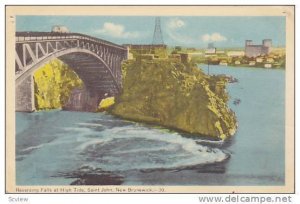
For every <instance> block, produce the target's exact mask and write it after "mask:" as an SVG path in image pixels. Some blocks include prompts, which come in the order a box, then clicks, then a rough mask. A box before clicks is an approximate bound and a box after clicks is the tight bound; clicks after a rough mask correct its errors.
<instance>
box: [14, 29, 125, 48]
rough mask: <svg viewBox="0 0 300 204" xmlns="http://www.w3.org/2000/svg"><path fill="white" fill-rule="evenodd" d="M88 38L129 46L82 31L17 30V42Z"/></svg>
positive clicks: (114, 45)
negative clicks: (81, 32) (82, 32)
mask: <svg viewBox="0 0 300 204" xmlns="http://www.w3.org/2000/svg"><path fill="white" fill-rule="evenodd" d="M66 39H73V40H88V41H93V42H96V43H100V44H103V45H106V46H110V47H114V48H118V49H121V50H124V51H126V50H127V48H125V47H123V46H121V45H117V44H114V43H112V42H109V41H106V40H102V39H99V38H95V37H91V36H88V35H84V34H80V33H54V32H16V43H24V42H28V41H47V40H66Z"/></svg>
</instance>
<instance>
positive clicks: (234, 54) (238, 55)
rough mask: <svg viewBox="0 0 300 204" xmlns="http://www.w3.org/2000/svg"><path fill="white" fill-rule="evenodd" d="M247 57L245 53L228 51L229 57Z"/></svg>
mask: <svg viewBox="0 0 300 204" xmlns="http://www.w3.org/2000/svg"><path fill="white" fill-rule="evenodd" d="M244 55H245V51H228V52H227V56H228V57H242V56H244Z"/></svg>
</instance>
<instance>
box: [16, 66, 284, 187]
mask: <svg viewBox="0 0 300 204" xmlns="http://www.w3.org/2000/svg"><path fill="white" fill-rule="evenodd" d="M201 67H203V68H204V72H206V73H207V68H206V67H207V65H201ZM209 72H210V74H228V75H232V76H233V77H235V78H237V79H238V80H239V81H238V82H237V83H231V84H229V85H228V92H229V95H230V97H231V98H230V101H229V106H230V107H231V108H232V109H233V110H234V111H235V112H236V116H237V118H238V122H239V127H238V131H237V133H236V134H235V135H234V137H233V138H232V139H231V140H230V141H229V142H227V143H225V144H223V145H222V144H220V143H216V142H209V141H206V140H204V139H201V138H199V137H195V136H192V135H185V134H183V133H179V132H175V131H172V130H168V129H165V128H162V127H157V126H152V125H146V124H140V123H135V122H131V121H126V120H122V119H118V118H116V117H114V116H111V115H108V114H105V113H83V112H68V111H59V110H53V111H41V112H35V113H20V112H18V113H16V127H17V128H16V182H17V185H69V184H77V185H78V184H85V185H107V184H114V185H243V186H251V185H284V175H285V172H284V166H285V161H284V141H285V139H284V131H285V128H284V115H285V114H284V113H285V111H284V107H285V106H284V90H285V71H284V70H266V69H260V68H241V67H240V68H236V67H222V66H212V65H211V66H210V70H209ZM236 99H240V101H241V102H240V103H239V104H234V103H233V102H234V101H235V100H236Z"/></svg>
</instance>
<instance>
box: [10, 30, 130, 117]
mask: <svg viewBox="0 0 300 204" xmlns="http://www.w3.org/2000/svg"><path fill="white" fill-rule="evenodd" d="M32 34H33V36H32ZM28 35H29V36H28ZM56 58H57V59H60V60H61V61H63V62H64V63H66V64H68V65H69V67H70V68H72V69H73V70H74V71H75V72H76V73H77V75H78V76H79V77H80V78H81V79H82V81H83V82H84V84H85V88H86V90H87V92H89V93H90V95H91V96H92V97H93V98H92V99H91V100H92V101H95V102H94V103H95V105H96V103H98V102H99V100H100V99H101V97H102V98H103V95H104V94H105V96H107V95H108V96H114V95H116V94H118V93H119V91H120V88H121V80H122V79H121V62H122V60H124V59H126V58H127V49H126V48H124V47H122V46H119V45H116V44H113V43H110V42H107V41H103V40H101V39H97V38H93V37H90V36H85V35H82V34H74V33H68V34H61V33H27V32H25V33H17V37H16V58H15V59H16V60H15V62H16V63H15V64H16V75H15V85H16V111H33V110H34V109H35V104H34V101H35V100H34V83H33V82H34V79H33V74H34V72H35V71H36V70H38V69H39V68H41V67H42V66H43V65H45V64H47V63H48V62H49V61H50V60H52V59H56ZM97 105H98V104H97ZM95 108H96V107H95Z"/></svg>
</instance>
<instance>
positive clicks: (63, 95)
mask: <svg viewBox="0 0 300 204" xmlns="http://www.w3.org/2000/svg"><path fill="white" fill-rule="evenodd" d="M82 85H83V82H82V81H81V79H80V78H79V77H78V76H77V75H76V73H75V72H74V71H73V70H71V69H70V68H69V67H68V66H67V65H66V64H64V63H63V62H61V61H60V60H57V59H56V60H52V61H50V62H49V63H48V64H46V65H45V66H43V67H41V68H40V69H38V70H37V71H36V72H35V73H34V96H35V104H36V109H37V110H41V109H55V108H61V107H62V106H63V105H64V104H65V103H66V102H67V100H68V99H69V96H70V93H71V91H72V90H73V89H74V88H75V87H81V86H82Z"/></svg>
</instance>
